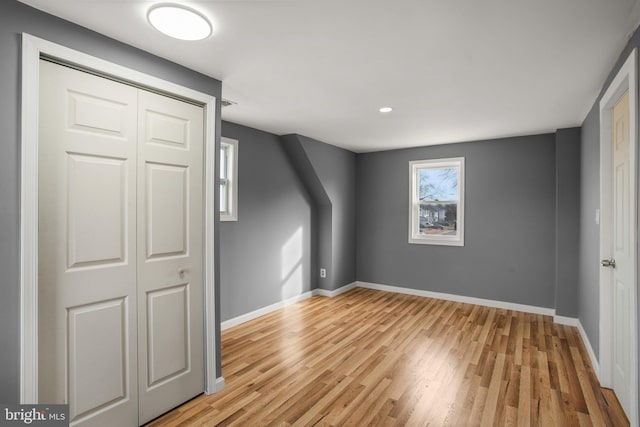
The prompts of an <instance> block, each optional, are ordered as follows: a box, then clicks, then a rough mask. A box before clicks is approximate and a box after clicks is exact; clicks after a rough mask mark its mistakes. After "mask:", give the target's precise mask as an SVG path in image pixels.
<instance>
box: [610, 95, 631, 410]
mask: <svg viewBox="0 0 640 427" xmlns="http://www.w3.org/2000/svg"><path fill="white" fill-rule="evenodd" d="M612 128H613V135H612V142H613V144H612V149H613V153H612V158H613V165H612V169H611V170H612V174H613V175H612V177H611V178H612V183H613V188H612V190H613V216H612V218H613V230H611V231H612V243H613V245H612V246H613V247H612V248H611V249H612V253H613V258H614V259H615V262H616V267H615V268H614V269H613V271H612V273H611V274H612V275H613V277H612V279H613V280H612V281H611V283H613V288H612V292H613V295H612V300H613V364H614V366H613V389H614V391H615V392H616V396H617V397H618V400H619V401H620V404H621V405H622V407H623V408H624V409H625V411H626V412H627V414H631V412H630V410H631V408H632V406H631V405H632V404H633V403H632V402H631V395H632V391H631V388H632V379H631V375H630V372H631V354H632V353H631V347H630V345H629V343H630V342H631V339H630V333H631V330H630V325H631V322H633V321H634V320H633V316H632V314H631V313H632V312H633V309H632V306H631V304H632V303H633V299H632V295H633V292H632V286H634V284H633V282H634V279H633V263H634V259H633V256H632V254H631V241H630V238H631V223H630V221H631V215H630V213H629V211H630V202H629V201H630V200H631V194H630V193H629V189H630V188H631V185H630V184H631V183H630V179H631V178H630V176H631V174H630V173H629V167H630V166H629V165H630V164H629V147H630V141H629V94H628V93H625V94H624V95H622V97H621V98H620V100H619V101H618V102H617V104H616V105H615V106H614V108H613V112H612Z"/></svg>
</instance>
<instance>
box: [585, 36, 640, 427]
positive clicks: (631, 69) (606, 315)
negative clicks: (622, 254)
mask: <svg viewBox="0 0 640 427" xmlns="http://www.w3.org/2000/svg"><path fill="white" fill-rule="evenodd" d="M637 85H638V52H637V49H634V50H633V51H632V52H631V53H630V54H629V57H628V58H627V60H626V61H625V62H624V64H623V65H622V67H620V70H619V71H618V74H617V75H616V76H615V78H614V79H613V81H612V82H611V84H610V85H609V87H608V88H607V90H606V91H605V93H604V95H603V96H602V99H601V100H600V106H599V108H600V206H599V208H600V254H599V255H600V258H599V260H602V259H610V258H611V246H612V240H611V225H612V223H613V218H612V212H611V208H610V207H611V206H612V205H613V194H612V190H611V188H612V185H611V167H612V150H611V147H612V123H611V122H612V118H611V112H612V110H613V107H614V106H615V105H616V103H617V102H618V100H619V99H620V97H621V96H622V95H623V94H624V93H625V92H626V91H628V93H629V119H630V120H629V171H630V177H629V193H630V195H631V201H630V203H629V206H628V209H629V212H628V215H629V218H631V227H632V229H631V230H630V235H631V237H632V241H631V245H630V252H631V259H632V260H633V266H632V268H633V279H632V280H633V286H632V287H631V288H632V295H631V298H632V304H631V306H632V307H631V310H632V313H631V316H632V321H631V324H630V325H629V339H630V340H631V342H630V346H631V353H632V354H631V362H630V370H631V372H629V375H630V376H631V378H632V379H631V381H632V384H631V390H630V405H631V408H630V411H631V413H630V414H627V416H628V417H629V420H630V422H631V425H633V426H635V425H638V335H637V325H638V291H637V285H638V265H637V248H638V235H637V231H638V230H637V221H638V200H637V189H636V183H637V178H638V174H637V166H636V159H637V153H638V151H637V150H638V149H637V146H638V86H637ZM599 260H594V262H598V261H599ZM599 286H600V294H599V296H600V320H599V322H600V324H599V335H600V345H599V349H600V354H599V355H600V359H599V361H600V363H599V375H598V379H599V380H600V383H601V384H602V386H603V387H609V388H611V387H613V335H614V334H613V295H612V289H613V284H612V274H611V270H610V269H605V268H600V275H599Z"/></svg>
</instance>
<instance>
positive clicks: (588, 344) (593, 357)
mask: <svg viewBox="0 0 640 427" xmlns="http://www.w3.org/2000/svg"><path fill="white" fill-rule="evenodd" d="M577 327H578V332H580V337H581V338H582V342H583V343H584V346H585V347H586V348H587V354H588V355H589V359H591V366H592V367H593V370H594V372H595V373H596V376H597V377H598V379H600V364H599V363H598V358H597V357H596V353H595V352H594V351H593V347H591V341H589V337H588V336H587V332H586V331H585V330H584V328H583V327H582V322H580V320H579V319H578V325H577Z"/></svg>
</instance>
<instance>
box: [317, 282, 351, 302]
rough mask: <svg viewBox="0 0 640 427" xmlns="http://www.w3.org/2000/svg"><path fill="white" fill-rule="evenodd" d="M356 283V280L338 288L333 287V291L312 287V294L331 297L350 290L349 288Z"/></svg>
mask: <svg viewBox="0 0 640 427" xmlns="http://www.w3.org/2000/svg"><path fill="white" fill-rule="evenodd" d="M357 283H358V282H353V283H349V284H348V285H344V286H341V287H339V288H338V289H334V290H333V291H327V290H325V289H314V290H313V294H314V295H320V296H323V297H329V298H333V297H336V296H338V295H340V294H343V293H345V292H347V291H350V290H351V289H355V287H356V286H357Z"/></svg>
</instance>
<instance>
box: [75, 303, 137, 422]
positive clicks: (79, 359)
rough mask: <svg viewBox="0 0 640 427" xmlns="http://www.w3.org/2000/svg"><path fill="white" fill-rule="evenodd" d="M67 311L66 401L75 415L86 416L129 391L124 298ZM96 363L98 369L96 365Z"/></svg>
mask: <svg viewBox="0 0 640 427" xmlns="http://www.w3.org/2000/svg"><path fill="white" fill-rule="evenodd" d="M68 312H69V315H68V319H69V382H70V384H71V386H70V388H69V390H70V399H69V405H70V406H71V407H72V408H73V412H74V413H76V414H77V416H78V418H89V417H91V415H92V413H93V412H96V411H100V410H104V409H105V407H107V406H114V405H117V404H119V403H120V402H121V401H123V400H125V399H127V398H128V397H129V394H130V388H129V387H128V386H127V381H128V378H127V372H128V370H129V369H130V366H129V364H128V358H127V353H128V351H129V349H128V348H127V343H128V342H129V339H128V337H127V333H128V332H127V327H126V314H127V302H126V300H125V299H124V298H119V299H116V300H113V301H107V302H99V303H95V304H89V305H86V306H82V307H73V308H69V309H68ZM95 337H99V339H98V340H96V338H95ZM96 364H99V366H100V369H95V368H96ZM96 384H99V386H96Z"/></svg>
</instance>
